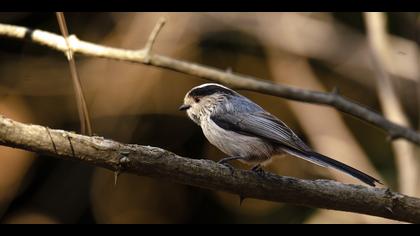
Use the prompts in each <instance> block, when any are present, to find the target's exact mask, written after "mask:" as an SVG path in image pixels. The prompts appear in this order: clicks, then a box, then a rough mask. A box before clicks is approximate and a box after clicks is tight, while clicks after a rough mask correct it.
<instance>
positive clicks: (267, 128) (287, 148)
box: [179, 83, 380, 186]
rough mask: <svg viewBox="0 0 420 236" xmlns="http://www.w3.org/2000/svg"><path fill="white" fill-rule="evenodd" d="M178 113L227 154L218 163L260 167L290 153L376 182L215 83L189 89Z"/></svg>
mask: <svg viewBox="0 0 420 236" xmlns="http://www.w3.org/2000/svg"><path fill="white" fill-rule="evenodd" d="M179 110H185V111H186V112H187V114H188V116H189V118H190V119H191V120H193V121H194V122H195V123H196V124H198V125H199V126H200V127H201V129H202V130H203V133H204V135H205V136H206V138H207V139H208V140H209V142H210V143H212V144H213V145H214V146H216V147H217V148H219V149H220V150H221V151H223V152H224V153H226V154H227V155H229V157H227V158H224V159H222V160H220V161H219V163H220V164H226V163H227V162H228V161H232V160H240V161H242V162H245V163H248V164H254V167H253V168H252V169H251V170H253V171H257V172H260V171H262V169H261V164H262V163H264V162H267V161H269V160H270V159H271V157H272V156H273V155H276V154H284V153H287V154H290V155H292V156H295V157H299V158H302V159H304V160H307V161H310V162H312V163H315V164H317V165H320V166H323V167H332V168H335V169H337V170H340V171H343V172H344V173H346V174H349V175H351V176H353V177H355V178H357V179H359V180H361V181H362V182H364V183H366V184H368V185H371V186H375V183H380V182H379V181H378V180H377V179H375V178H373V177H371V176H369V175H367V174H365V173H363V172H361V171H359V170H356V169H354V168H352V167H350V166H348V165H346V164H344V163H341V162H339V161H336V160H334V159H331V158H329V157H327V156H324V155H322V154H319V153H317V152H314V151H313V150H312V149H311V148H310V147H309V146H308V145H306V144H305V143H304V142H303V141H302V140H301V139H300V138H299V137H298V136H297V135H296V134H295V133H294V132H293V131H292V130H291V129H290V128H289V127H287V126H286V124H285V123H283V122H282V121H281V120H279V119H278V118H276V117H275V116H273V115H271V114H270V113H268V112H267V111H265V110H264V109H263V108H261V107H260V106H258V105H257V104H255V103H254V102H252V101H251V100H249V99H248V98H246V97H244V96H242V95H240V94H239V93H237V92H235V91H233V90H232V89H229V88H227V87H225V86H222V85H220V84H215V83H207V84H202V85H200V86H197V87H194V88H192V89H191V90H190V91H189V92H188V93H187V94H186V95H185V98H184V104H183V105H182V106H181V107H180V108H179Z"/></svg>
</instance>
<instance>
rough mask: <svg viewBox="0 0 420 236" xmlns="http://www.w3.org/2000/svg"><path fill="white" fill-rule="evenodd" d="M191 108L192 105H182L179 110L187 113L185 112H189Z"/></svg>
mask: <svg viewBox="0 0 420 236" xmlns="http://www.w3.org/2000/svg"><path fill="white" fill-rule="evenodd" d="M190 107H191V106H190V105H187V104H182V106H180V107H179V108H178V109H179V110H180V111H185V110H188V108H190Z"/></svg>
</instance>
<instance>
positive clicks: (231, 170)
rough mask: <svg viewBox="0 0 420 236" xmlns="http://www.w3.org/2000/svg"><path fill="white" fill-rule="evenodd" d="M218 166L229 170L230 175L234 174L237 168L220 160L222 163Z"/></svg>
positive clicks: (219, 162)
mask: <svg viewBox="0 0 420 236" xmlns="http://www.w3.org/2000/svg"><path fill="white" fill-rule="evenodd" d="M217 164H220V165H223V166H225V167H227V168H229V171H230V173H231V174H233V172H234V169H235V168H234V167H233V166H232V165H231V164H229V163H228V162H227V161H224V160H220V161H218V162H217Z"/></svg>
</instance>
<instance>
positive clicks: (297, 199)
mask: <svg viewBox="0 0 420 236" xmlns="http://www.w3.org/2000/svg"><path fill="white" fill-rule="evenodd" d="M50 132H51V134H52V135H53V136H54V141H55V143H56V144H57V145H56V146H57V151H55V150H54V148H53V147H52V146H51V140H50V138H49V137H47V136H46V135H45V127H43V126H38V125H26V124H23V123H20V122H17V121H13V120H10V119H7V118H5V117H1V116H0V144H1V145H6V146H10V147H16V148H22V149H25V150H29V151H33V152H38V153H44V154H46V155H51V156H54V157H58V158H63V159H66V160H77V161H80V162H82V163H84V164H89V165H93V166H96V167H104V168H107V169H110V170H112V171H116V170H119V171H122V172H127V173H134V174H137V175H142V176H150V177H155V178H160V179H164V180H167V181H172V182H175V183H180V184H187V185H191V186H196V187H200V188H206V189H213V190H218V191H226V192H230V193H233V194H237V195H240V196H242V197H245V196H246V197H247V198H257V199H263V200H269V201H277V202H284V203H291V204H296V205H304V206H309V207H317V208H326V209H334V210H341V211H350V212H356V213H362V214H369V215H375V216H381V217H385V218H390V219H395V220H400V221H408V222H413V223H420V199H418V198H413V197H408V196H405V195H401V194H399V193H395V192H391V191H390V190H386V189H379V188H372V187H365V186H361V185H348V184H342V183H339V182H336V181H331V180H302V179H297V178H292V177H285V176H277V175H274V174H271V173H266V174H265V175H264V176H261V175H258V174H256V173H254V172H252V171H246V170H239V169H237V170H235V171H234V173H233V174H232V173H231V172H230V171H229V169H228V168H225V167H224V166H222V165H220V164H217V163H215V162H213V161H210V160H197V159H192V158H185V157H181V156H178V155H175V154H173V153H171V152H169V151H166V150H163V149H160V148H155V147H150V146H141V145H133V144H122V143H118V142H115V141H113V140H109V139H104V138H101V137H91V136H84V135H79V134H71V133H69V132H66V131H63V130H56V129H50ZM70 136H71V140H70ZM69 142H70V147H71V148H70V149H69V148H68V143H69ZM74 149H77V155H75V151H74ZM122 150H123V151H124V152H127V151H129V158H128V157H124V156H123V157H122V156H121V153H122V152H121V151H122ZM124 158H126V159H124ZM122 163H123V164H124V165H123V167H124V168H122V169H121V164H122ZM389 209H390V210H389Z"/></svg>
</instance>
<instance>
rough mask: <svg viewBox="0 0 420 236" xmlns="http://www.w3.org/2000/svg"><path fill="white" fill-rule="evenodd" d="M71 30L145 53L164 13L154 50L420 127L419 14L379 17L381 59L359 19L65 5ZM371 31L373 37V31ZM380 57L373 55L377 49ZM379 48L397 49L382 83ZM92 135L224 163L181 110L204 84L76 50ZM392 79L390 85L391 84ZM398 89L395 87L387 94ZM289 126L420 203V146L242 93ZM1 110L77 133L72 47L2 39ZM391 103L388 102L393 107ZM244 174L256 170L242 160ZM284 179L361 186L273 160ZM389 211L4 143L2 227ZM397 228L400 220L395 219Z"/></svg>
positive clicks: (35, 19) (283, 219)
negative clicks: (353, 208)
mask: <svg viewBox="0 0 420 236" xmlns="http://www.w3.org/2000/svg"><path fill="white" fill-rule="evenodd" d="M65 16H66V20H67V26H68V29H69V31H70V34H76V35H77V36H78V38H79V39H82V40H86V41H91V42H94V43H98V44H103V45H107V46H113V47H119V48H126V49H141V48H142V47H143V46H144V45H145V43H146V41H147V38H148V36H149V34H150V32H151V31H152V29H153V27H154V25H155V24H156V22H157V21H158V19H159V18H160V17H162V16H164V17H165V18H166V20H167V21H166V22H167V23H166V25H165V26H164V28H163V29H162V31H161V33H160V34H159V36H158V38H157V41H156V43H155V45H154V49H153V51H154V53H157V54H162V55H165V56H169V57H173V58H176V59H181V60H185V61H190V62H196V63H200V64H203V65H208V66H211V67H216V68H219V69H221V70H227V71H229V70H231V71H233V72H235V73H239V74H245V75H251V76H255V77H258V78H262V79H267V80H272V81H275V82H277V83H282V84H287V85H291V86H297V87H300V88H306V89H311V90H317V91H332V90H333V89H334V88H335V87H337V88H339V89H340V92H341V94H342V95H344V96H346V97H348V98H350V99H352V100H354V101H356V102H358V103H360V104H364V105H365V106H367V107H369V108H370V109H372V110H374V111H377V112H381V113H385V115H386V116H387V117H389V118H390V119H392V120H395V121H396V122H399V123H402V124H405V125H406V126H410V127H412V128H413V129H416V130H417V129H418V128H419V127H420V122H419V121H420V116H419V108H420V103H419V101H420V86H419V79H420V76H419V61H418V59H419V56H418V52H419V51H418V43H419V40H420V38H419V32H420V20H419V14H418V13H387V14H383V16H384V17H385V19H386V20H387V21H385V23H386V25H385V29H386V34H383V35H385V36H386V42H387V43H386V46H387V49H386V50H385V51H386V52H384V53H382V52H383V51H380V52H379V53H375V52H378V51H375V50H374V48H373V52H374V53H372V44H371V43H372V42H374V41H370V40H369V30H368V29H369V27H367V25H368V24H367V23H366V21H367V20H368V19H367V18H366V17H365V16H364V15H363V14H362V13H65ZM0 22H1V23H7V24H14V25H20V26H26V27H30V28H37V29H42V30H46V31H50V32H55V33H58V34H60V31H59V28H58V24H57V19H56V16H55V14H54V13H43V14H39V13H0ZM371 36H372V35H371ZM372 54H373V56H372ZM375 55H376V56H378V55H379V57H381V56H382V57H387V58H388V60H384V62H383V63H382V67H381V66H379V67H381V68H382V69H385V70H386V73H387V74H388V75H389V78H390V82H391V84H390V86H388V87H387V88H388V89H386V88H383V87H384V86H383V85H384V84H386V83H384V82H383V81H382V80H381V78H378V68H376V69H375V66H374V63H372V62H373V61H374V60H375ZM76 62H77V69H78V72H79V76H80V78H81V81H82V85H83V89H84V92H85V96H86V100H87V105H88V108H89V112H90V116H91V118H92V125H93V132H94V134H96V135H100V136H104V137H106V138H110V139H114V140H117V141H120V142H125V143H136V144H143V145H151V146H157V147H161V148H164V149H167V150H170V151H172V152H175V153H177V154H179V155H182V156H187V157H191V158H210V159H213V160H218V159H220V158H222V157H225V155H224V154H223V153H221V152H220V151H218V150H217V149H216V148H214V147H213V146H211V145H210V144H209V143H208V142H207V141H206V140H205V138H204V136H203V134H202V132H201V130H200V128H199V127H198V126H196V125H195V124H194V123H193V122H192V121H190V120H188V118H187V116H186V115H185V113H184V112H179V111H178V110H177V108H178V107H179V105H180V104H181V103H182V101H183V97H184V95H185V93H186V92H187V91H188V90H189V89H190V88H192V87H193V86H195V85H198V84H201V83H205V82H208V81H206V80H203V79H200V78H195V77H192V76H188V75H184V74H180V73H177V72H172V71H168V70H164V69H160V68H155V67H150V66H146V65H140V64H133V63H127V62H120V61H112V60H106V59H100V58H91V57H85V56H80V55H76ZM389 87H390V88H391V89H389ZM387 91H388V92H387ZM239 92H241V93H242V94H244V95H246V96H248V97H249V98H251V99H253V100H254V101H256V102H257V103H259V104H260V105H261V106H263V107H264V108H265V109H266V110H268V111H269V112H271V113H272V114H274V115H276V116H277V117H279V118H280V119H282V120H284V121H285V122H286V123H287V124H288V125H289V126H290V127H291V128H293V129H294V130H295V131H296V132H297V133H298V134H299V136H300V137H302V139H304V140H305V141H306V142H308V143H309V144H310V145H311V146H312V147H313V148H314V149H315V150H317V151H318V152H321V153H323V154H325V155H328V156H330V157H333V158H335V159H337V160H340V161H342V162H345V163H348V164H350V165H352V166H354V167H356V168H358V169H360V170H363V171H365V172H367V173H369V174H371V175H373V176H376V177H378V178H379V179H381V180H383V182H384V183H386V185H387V186H389V187H390V188H391V189H392V190H395V191H400V192H403V193H405V194H408V195H411V196H417V197H420V190H419V189H418V183H419V178H420V175H419V172H418V170H419V166H420V164H419V159H420V158H419V151H418V149H417V147H416V146H415V145H412V144H411V143H409V142H407V141H404V140H398V141H393V142H389V141H387V135H386V134H385V133H384V132H383V131H381V130H379V129H378V128H375V127H373V126H371V125H369V124H367V123H365V122H363V121H360V120H358V119H355V118H354V117H350V116H348V115H345V114H342V113H340V112H337V111H336V110H335V109H333V108H329V107H324V106H318V105H312V104H304V103H299V102H294V101H290V100H286V99H282V98H277V97H272V96H267V95H262V94H258V93H255V92H247V91H239ZM0 98H1V99H0V114H2V115H5V116H6V117H10V118H12V119H15V120H18V121H21V122H26V123H34V124H40V125H45V126H48V127H50V128H57V129H65V130H69V131H76V132H79V131H80V130H79V129H80V125H79V120H78V114H77V107H76V103H75V98H74V92H73V87H72V82H71V77H70V72H69V66H68V62H67V60H66V58H65V57H64V55H63V53H61V52H57V51H54V50H52V49H49V48H46V47H42V46H40V45H37V44H34V43H31V42H28V41H22V40H17V39H10V38H5V37H1V36H0ZM388 100H391V102H389V101H388ZM235 165H237V166H238V167H239V168H248V167H247V166H241V165H240V164H238V163H235ZM267 169H268V170H269V171H272V172H275V173H277V174H279V175H287V176H294V177H299V178H305V179H319V178H327V179H336V180H338V181H342V182H345V183H356V184H359V182H357V181H355V180H353V179H352V178H350V177H347V176H344V175H343V174H342V173H339V172H336V171H333V170H332V171H330V170H328V169H324V168H319V167H317V166H314V165H313V164H310V163H307V162H305V161H301V160H298V159H295V158H291V157H283V158H276V159H275V161H273V162H272V163H271V165H270V166H268V167H267ZM391 222H393V221H389V220H385V219H382V218H376V217H370V216H364V215H360V214H353V213H346V212H337V211H327V210H319V209H312V208H306V207H299V206H292V205H288V204H280V203H273V202H267V201H261V200H254V199H246V200H245V201H244V202H243V204H242V205H241V206H240V205H239V197H238V196H235V195H231V194H226V193H223V192H215V191H210V190H204V189H199V188H194V187H189V186H184V185H178V184H174V183H171V182H167V181H161V180H158V179H151V178H147V177H139V176H135V175H129V174H122V175H121V176H120V177H119V180H118V184H117V185H116V186H114V175H113V173H112V172H111V171H108V170H105V169H101V168H95V167H92V166H86V165H83V164H80V163H77V162H71V161H62V160H57V159H55V158H51V157H48V156H42V155H37V154H33V153H29V152H25V151H21V150H17V149H12V148H6V147H0V223H391ZM393 223H395V222H393Z"/></svg>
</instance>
